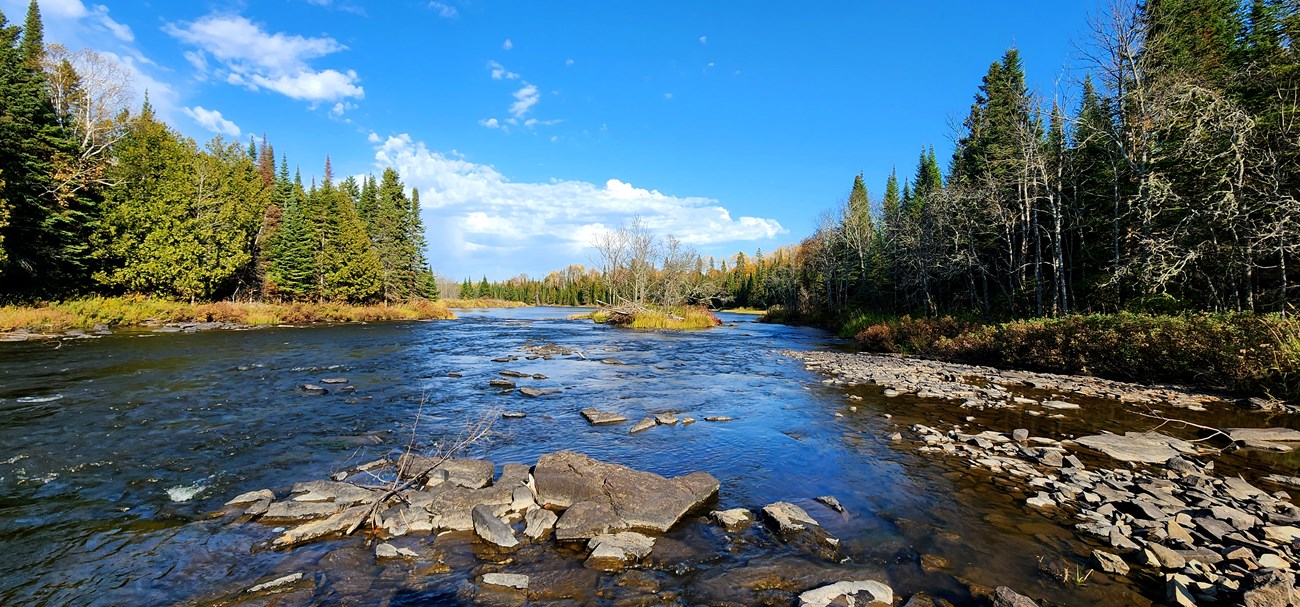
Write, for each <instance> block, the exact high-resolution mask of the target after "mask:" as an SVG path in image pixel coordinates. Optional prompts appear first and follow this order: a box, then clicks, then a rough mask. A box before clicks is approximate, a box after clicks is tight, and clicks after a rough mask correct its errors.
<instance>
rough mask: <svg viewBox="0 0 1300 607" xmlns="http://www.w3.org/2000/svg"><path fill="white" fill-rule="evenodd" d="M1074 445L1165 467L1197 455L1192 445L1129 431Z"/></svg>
mask: <svg viewBox="0 0 1300 607" xmlns="http://www.w3.org/2000/svg"><path fill="white" fill-rule="evenodd" d="M1074 442H1076V443H1078V444H1080V445H1083V446H1085V447H1089V448H1092V449H1096V450H1097V451H1100V452H1102V453H1104V454H1106V455H1108V456H1110V457H1112V458H1114V459H1117V460H1119V461H1122V462H1138V463H1144V464H1162V463H1165V462H1167V461H1169V459H1170V458H1173V457H1177V456H1179V455H1180V454H1184V453H1195V452H1196V448H1195V447H1194V446H1192V444H1191V443H1188V442H1187V441H1183V440H1179V439H1176V438H1174V437H1172V436H1166V435H1164V434H1160V433H1159V432H1125V433H1124V435H1123V436H1120V435H1118V434H1097V435H1093V436H1084V437H1082V438H1077V439H1075V440H1074Z"/></svg>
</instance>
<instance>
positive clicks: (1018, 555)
mask: <svg viewBox="0 0 1300 607" xmlns="http://www.w3.org/2000/svg"><path fill="white" fill-rule="evenodd" d="M571 312H572V310H567V309H556V308H525V309H510V310H494V311H477V312H467V313H464V314H462V318H461V319H460V320H456V321H439V322H409V323H377V324H350V325H339V326H328V327H313V328H272V329H262V330H257V331H233V332H227V331H215V332H207V333H198V334H182V335H174V334H173V335H157V334H154V333H147V332H124V333H120V334H117V335H113V336H107V337H103V338H100V339H88V340H68V341H63V342H61V345H60V342H26V343H18V344H0V552H2V553H3V556H0V604H4V605H127V604H130V605H136V606H143V605H164V604H176V603H182V604H184V603H195V602H203V601H209V600H212V599H214V598H216V597H221V596H225V595H229V594H230V593H232V592H234V591H237V590H238V589H240V588H243V587H245V586H247V585H249V584H252V583H254V582H256V581H258V580H261V579H265V578H267V577H268V576H276V575H283V574H285V573H292V572H305V573H307V574H308V576H309V577H310V579H312V580H314V582H315V587H314V589H313V590H311V591H310V592H307V593H305V594H303V593H299V594H297V595H294V596H295V597H298V598H297V599H295V600H297V601H298V602H305V603H320V604H392V605H439V604H456V603H458V602H461V601H466V600H470V598H472V597H471V595H470V594H469V593H467V592H466V591H465V590H466V588H467V586H468V585H469V580H472V579H473V572H472V571H471V570H472V569H473V568H474V567H475V565H476V564H477V561H476V560H475V558H474V554H473V551H472V549H471V542H470V541H469V540H468V539H467V538H466V537H464V534H451V535H449V536H445V537H436V538H435V537H430V536H422V537H421V536H408V537H405V538H401V540H402V541H405V542H406V544H403V545H416V544H424V545H429V544H432V545H434V546H441V548H440V549H441V550H443V554H444V557H445V558H444V559H443V560H444V561H446V562H447V563H448V564H450V565H451V570H450V571H444V570H438V571H433V570H428V571H412V570H411V568H412V566H411V565H409V564H406V563H403V562H391V563H383V564H376V562H375V560H374V557H373V555H372V554H371V553H370V552H369V550H370V548H368V547H367V546H366V544H365V542H366V539H365V538H362V537H354V538H346V539H336V540H327V541H322V542H317V543H314V544H310V545H307V546H304V547H300V548H297V549H294V550H289V551H274V550H265V549H262V548H261V546H262V544H263V543H264V542H265V541H266V540H267V539H269V538H270V537H273V536H274V535H275V533H274V531H273V530H272V528H271V527H270V526H268V525H261V524H258V523H245V522H238V521H235V520H234V519H233V517H232V516H222V515H219V514H216V513H219V512H220V511H221V506H222V504H223V503H224V502H225V501H226V500H227V499H229V498H230V497H232V496H234V495H236V494H239V493H242V492H245V491H251V490H255V489H261V488H272V489H275V490H277V493H278V494H279V495H281V496H283V495H284V491H285V490H286V489H287V488H288V487H289V485H291V484H293V483H294V482H298V481H305V480H313V479H320V478H326V477H327V476H328V475H330V474H331V473H332V472H334V471H336V470H340V469H344V468H347V467H348V466H349V465H355V464H357V463H359V462H364V461H369V460H372V459H375V458H377V457H380V456H384V455H389V454H392V453H394V452H397V451H400V450H401V449H402V448H404V447H405V446H406V444H407V442H408V441H409V440H410V438H411V436H412V424H413V422H415V420H417V418H418V424H416V425H415V428H414V436H415V437H416V441H417V443H418V444H419V445H421V446H427V445H429V444H431V443H432V442H433V441H435V440H437V439H438V438H441V437H444V436H447V435H449V434H455V433H456V432H458V431H459V430H460V429H461V428H463V427H464V425H465V423H466V422H467V421H473V420H477V419H482V418H483V417H484V415H488V414H490V413H489V412H493V411H495V412H499V411H502V410H506V411H523V412H526V413H527V417H526V418H523V419H502V420H500V421H499V422H497V424H496V430H497V431H498V435H497V436H495V437H494V438H493V439H492V440H491V441H489V442H487V443H484V444H480V445H476V447H475V449H476V451H475V452H474V453H471V454H469V455H473V456H478V457H484V458H487V459H491V460H492V461H494V462H495V463H496V464H497V466H498V469H499V468H500V466H501V465H502V464H505V463H510V462H518V463H526V464H531V463H534V462H536V460H537V458H538V457H539V456H540V455H542V454H545V453H548V452H552V451H557V450H560V449H569V450H574V451H578V452H581V453H584V454H587V455H589V456H592V457H595V458H597V459H600V460H604V461H609V462H616V463H622V464H626V465H629V466H632V467H635V468H638V469H643V470H649V471H652V472H656V473H659V474H663V475H666V476H672V475H678V474H683V473H687V472H691V471H696V470H703V471H707V472H709V473H711V474H713V475H714V476H716V477H717V478H718V479H719V480H720V481H721V483H722V489H721V492H720V495H719V498H718V504H717V506H718V507H720V508H733V507H745V508H750V509H751V510H757V509H758V508H761V507H762V506H763V505H765V504H768V503H771V502H773V501H777V500H787V501H792V502H794V503H796V504H799V505H801V506H803V507H804V508H805V509H806V510H808V512H809V513H810V514H812V515H813V516H814V517H815V518H817V519H819V520H820V521H822V523H823V525H824V526H825V527H826V528H827V529H828V530H829V531H831V532H832V533H833V534H834V535H836V536H837V537H839V538H841V539H842V540H843V542H844V544H843V546H842V549H841V551H840V553H841V557H843V558H844V562H842V563H824V562H818V561H816V560H815V559H811V558H809V557H806V556H804V555H800V554H797V553H795V551H793V550H791V549H789V548H786V547H784V546H782V545H781V544H780V543H778V542H774V541H770V540H768V539H765V537H766V536H765V535H764V532H763V530H762V529H761V526H760V527H759V528H757V529H756V530H755V531H751V532H749V533H748V534H747V535H746V534H742V536H740V537H733V536H729V535H727V534H724V533H722V532H721V531H720V530H718V529H717V528H716V527H715V526H713V525H711V524H709V523H706V522H704V521H703V520H702V519H699V518H697V517H692V518H689V519H688V520H687V521H686V522H684V523H683V524H680V525H679V526H678V527H677V528H675V529H674V530H673V531H671V532H670V533H669V534H667V535H666V536H665V538H662V539H661V541H660V544H658V546H659V547H657V548H656V552H657V553H663V554H662V555H661V556H660V557H658V558H660V560H661V561H662V562H661V563H659V566H657V567H653V568H651V569H650V570H649V572H648V574H646V575H645V576H643V577H646V578H648V579H643V580H641V581H642V582H643V584H642V585H643V586H648V587H651V588H652V589H653V590H659V591H662V592H664V593H665V594H662V595H659V596H660V600H662V597H664V596H667V597H676V598H675V599H673V600H675V601H676V602H677V604H692V603H697V602H700V603H709V602H717V601H719V600H722V597H726V596H728V595H733V594H734V596H737V597H747V598H744V599H739V600H742V602H743V600H757V599H758V598H762V597H766V598H763V600H765V601H766V600H775V599H771V596H774V595H771V594H761V593H760V595H755V594H753V593H752V592H751V593H750V594H744V593H743V592H742V590H741V589H740V586H741V585H743V583H744V579H749V578H746V577H745V576H746V575H750V574H751V573H752V575H751V576H750V577H751V578H752V577H755V576H757V577H761V576H762V574H763V573H764V572H766V571H777V572H780V571H794V570H799V571H804V570H806V572H805V573H804V574H803V575H805V576H812V577H816V575H814V574H815V573H816V572H818V571H821V572H824V571H825V570H826V569H833V570H842V571H843V574H844V576H845V577H846V578H847V577H854V576H862V575H866V576H868V577H873V578H875V579H880V580H886V581H888V582H889V583H890V584H891V585H892V586H893V587H894V589H895V591H896V592H897V593H899V594H901V595H902V596H904V597H907V596H908V595H910V594H911V593H914V592H917V591H926V592H929V593H930V594H932V595H935V596H940V597H945V598H947V599H948V600H951V601H953V602H954V603H957V604H962V603H964V602H968V601H970V600H971V592H970V588H971V587H972V585H974V587H975V588H978V587H979V586H994V585H1000V584H1006V585H1009V586H1011V587H1013V588H1016V589H1017V590H1019V591H1020V592H1022V593H1025V594H1028V595H1030V596H1035V597H1038V598H1042V599H1045V601H1046V602H1048V603H1050V604H1111V605H1127V604H1144V603H1147V604H1149V603H1150V601H1149V600H1146V599H1143V598H1141V596H1139V595H1140V594H1146V595H1152V596H1157V597H1158V596H1160V595H1161V594H1162V592H1161V589H1159V588H1154V587H1153V582H1151V581H1150V580H1147V581H1146V582H1144V581H1143V579H1142V578H1141V576H1135V578H1136V581H1129V580H1113V579H1107V578H1106V577H1105V576H1102V575H1099V574H1098V575H1093V576H1092V577H1091V578H1090V579H1089V580H1088V581H1087V583H1086V584H1083V585H1078V584H1072V583H1062V581H1061V580H1060V579H1056V578H1054V577H1051V576H1049V575H1046V574H1044V573H1042V572H1041V571H1040V561H1041V559H1043V558H1064V559H1066V560H1067V561H1068V562H1072V563H1082V564H1084V566H1085V567H1086V562H1087V561H1086V560H1085V559H1084V557H1083V556H1082V555H1086V554H1087V546H1085V545H1084V544H1082V543H1080V540H1078V539H1075V538H1074V537H1073V534H1072V533H1071V532H1070V528H1071V525H1070V524H1069V521H1067V520H1064V519H1062V520H1061V521H1059V522H1058V521H1055V520H1053V519H1051V518H1048V517H1046V516H1043V515H1040V514H1038V513H1036V512H1034V511H1032V510H1029V509H1027V508H1025V507H1024V506H1023V499H1020V500H1019V501H1017V499H1016V497H1015V496H1016V492H1015V491H1014V489H1011V488H1008V487H1006V486H1004V485H1002V484H998V483H996V482H993V481H992V480H991V479H989V477H987V476H986V475H985V476H981V475H980V474H978V473H968V472H964V471H963V470H962V466H960V465H953V463H951V462H944V461H942V460H936V459H935V458H933V457H932V456H923V455H920V454H917V453H915V452H914V451H913V450H912V447H909V446H907V444H906V443H894V442H891V441H890V440H888V438H887V436H888V434H890V433H892V432H894V431H896V430H899V429H902V428H900V427H899V425H898V424H899V423H900V422H902V423H906V421H904V420H906V419H907V418H908V416H909V415H912V416H913V417H917V416H919V417H921V418H923V417H924V415H923V412H924V411H923V410H924V407H918V406H916V405H918V404H919V403H917V402H914V401H908V400H907V399H885V398H883V397H881V396H879V394H878V392H876V391H873V390H869V389H855V390H854V392H855V394H857V395H858V396H860V397H861V400H849V399H848V398H847V397H846V393H845V391H844V390H843V389H841V388H837V387H832V386H828V385H825V384H823V383H822V382H821V379H822V378H820V377H818V376H815V375H813V374H811V373H809V372H807V371H805V370H804V369H803V367H802V365H801V364H800V363H798V362H797V361H793V360H790V359H788V358H784V357H782V356H780V355H779V352H780V351H781V350H786V349H817V348H836V347H842V344H840V343H838V342H837V341H836V340H834V339H832V338H831V337H830V336H829V335H827V334H825V333H823V332H820V331H817V330H814V329H804V328H794V327H785V326H777V325H763V324H758V323H754V322H751V319H750V317H745V316H739V315H723V317H724V320H725V321H727V323H728V324H727V325H726V326H724V327H720V328H718V329H714V330H709V331H703V332H682V333H652V332H632V331H626V330H620V329H614V328H610V327H606V326H602V325H594V324H592V323H590V322H585V321H569V320H565V317H566V316H567V315H568V314H570V313H571ZM548 343H554V344H557V345H560V346H563V347H566V348H572V349H574V350H577V351H580V352H581V356H580V355H578V354H573V355H569V356H556V357H554V358H553V359H551V360H543V359H537V360H526V359H525V355H526V354H527V352H526V351H525V350H524V348H525V346H527V345H530V344H535V345H540V344H548ZM512 354H513V355H518V356H519V357H520V358H519V360H517V361H513V362H510V363H494V362H491V361H490V359H492V358H497V357H501V356H505V355H512ZM604 359H615V360H616V361H617V362H619V363H622V364H607V363H611V362H614V361H608V360H604ZM602 361H603V362H602ZM504 369H511V370H517V371H524V372H527V373H538V374H543V375H545V376H546V377H547V378H546V379H531V378H527V379H520V380H517V381H518V382H519V383H520V385H521V386H522V385H528V386H533V387H537V388H555V389H559V390H561V392H559V393H555V394H550V395H547V396H543V397H540V398H535V399H529V398H524V397H522V396H520V395H519V394H518V393H513V394H500V393H499V391H498V390H497V389H495V388H490V387H489V386H488V381H489V380H490V379H492V378H496V377H499V375H498V372H499V371H501V370H504ZM453 371H455V372H460V373H461V374H463V377H459V378H456V377H449V376H448V373H449V372H453ZM325 377H346V378H347V379H348V380H349V382H350V383H349V385H351V386H355V387H356V392H355V393H353V394H345V393H343V392H342V391H338V390H335V391H332V392H331V393H330V394H328V395H325V396H306V395H303V394H302V393H301V392H300V391H299V390H298V387H299V386H300V385H301V384H304V383H319V380H320V379H322V378H325ZM331 387H334V386H331ZM586 407H596V408H599V409H602V410H608V411H615V412H619V413H622V414H624V415H626V416H627V417H628V418H630V419H632V420H637V419H640V418H641V417H643V416H645V415H650V414H654V413H659V412H665V411H673V412H678V413H680V414H682V415H689V416H692V417H694V418H696V419H698V420H701V421H699V422H697V423H695V424H692V425H687V426H682V425H677V426H658V427H655V428H652V429H650V430H648V431H646V432H642V433H639V434H634V435H630V434H628V433H627V428H628V425H629V424H623V425H615V426H600V427H593V426H590V425H588V424H587V423H586V422H585V421H584V420H583V419H582V418H581V417H580V415H579V411H580V410H582V409H584V408H586ZM855 408H856V409H855ZM918 411H920V412H921V413H917V412H918ZM836 413H840V414H842V415H841V416H837V415H836ZM885 413H892V415H893V416H894V419H892V420H891V419H888V418H886V416H885ZM705 416H730V417H732V418H734V419H733V421H730V422H718V423H711V422H705V421H703V418H704V417H705ZM950 419H951V418H950ZM1002 430H1004V431H1009V430H1010V428H1009V427H1008V428H1002ZM823 495H832V496H835V497H836V498H838V500H839V501H840V502H841V503H843V505H844V506H845V508H846V509H847V514H845V515H841V514H837V513H834V512H832V511H830V510H829V509H827V508H825V507H823V506H821V505H820V504H817V503H815V502H814V501H813V499H812V498H815V497H817V496H823ZM922 556H925V557H926V558H927V559H928V560H927V563H928V564H934V563H936V562H937V563H939V566H938V567H937V568H934V567H922V565H921V560H922ZM935 557H938V558H937V559H936V558H935ZM519 560H520V562H521V564H520V567H521V568H523V570H524V571H523V572H529V570H530V569H529V568H531V570H533V571H538V572H540V571H542V570H554V569H555V567H560V571H561V573H562V574H563V576H567V577H568V578H570V579H571V580H573V581H572V582H571V583H572V584H575V585H577V586H578V587H579V588H578V589H577V592H578V595H577V596H576V597H575V598H573V600H570V601H569V602H568V603H565V604H587V603H597V604H600V603H610V604H612V601H615V599H616V598H618V597H620V596H623V595H621V594H619V593H620V592H623V593H626V592H631V591H630V590H628V589H627V584H626V583H625V582H626V581H627V576H626V575H624V576H622V577H616V576H613V575H611V574H599V575H597V574H593V573H591V572H586V571H584V570H583V568H582V561H581V555H579V554H577V553H576V552H574V553H572V554H566V553H564V552H563V551H560V552H554V551H552V552H551V553H548V554H546V555H544V557H541V556H539V557H537V558H536V559H534V563H533V564H532V565H528V564H526V563H524V561H527V559H526V558H524V557H520V559H519ZM543 562H544V563H545V564H538V563H543ZM556 563H559V564H558V565H557V564H556ZM801 568H802V569H801ZM738 572H739V573H738ZM807 572H812V573H807ZM580 573H581V574H583V575H579V574H580ZM586 574H590V575H586ZM584 575H585V577H584ZM806 579H811V578H810V577H806ZM751 586H753V584H751ZM786 590H789V589H788V588H787V589H786ZM584 592H586V593H587V594H583V593H584ZM570 595H571V596H572V593H570ZM780 596H784V597H786V598H787V599H788V597H789V596H790V595H789V594H788V593H787V594H785V595H780ZM467 597H469V598H467ZM489 598H490V597H489ZM286 600H287V599H286ZM473 600H484V601H489V602H491V601H490V600H489V599H488V598H482V597H479V598H477V599H473ZM778 602H779V601H778ZM288 604H294V603H293V601H289V602H288ZM649 604H656V603H653V602H651V603H649Z"/></svg>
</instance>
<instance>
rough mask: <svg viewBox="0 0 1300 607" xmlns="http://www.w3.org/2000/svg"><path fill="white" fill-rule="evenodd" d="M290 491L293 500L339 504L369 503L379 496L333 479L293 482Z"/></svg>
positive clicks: (368, 490)
mask: <svg viewBox="0 0 1300 607" xmlns="http://www.w3.org/2000/svg"><path fill="white" fill-rule="evenodd" d="M290 493H291V494H293V498H292V499H293V501H295V502H334V503H335V504H337V505H340V506H354V505H356V504H369V503H371V502H374V501H375V500H376V499H378V497H379V496H378V495H376V494H375V492H374V491H371V490H370V489H365V488H363V487H358V486H356V485H353V484H351V483H339V482H335V481H308V482H305V483H294V485H293V488H292V489H291V490H290Z"/></svg>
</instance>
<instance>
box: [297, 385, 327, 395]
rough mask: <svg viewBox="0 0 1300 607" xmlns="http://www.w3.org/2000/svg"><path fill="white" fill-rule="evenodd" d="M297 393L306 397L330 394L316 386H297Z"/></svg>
mask: <svg viewBox="0 0 1300 607" xmlns="http://www.w3.org/2000/svg"><path fill="white" fill-rule="evenodd" d="M298 391H299V392H302V393H303V394H306V395H308V396H323V395H325V394H329V393H330V391H329V390H326V389H325V388H323V387H321V386H318V385H316V384H303V385H301V386H298Z"/></svg>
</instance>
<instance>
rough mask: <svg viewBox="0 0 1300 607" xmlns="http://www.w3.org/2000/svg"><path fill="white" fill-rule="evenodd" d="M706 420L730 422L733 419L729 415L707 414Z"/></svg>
mask: <svg viewBox="0 0 1300 607" xmlns="http://www.w3.org/2000/svg"><path fill="white" fill-rule="evenodd" d="M704 421H706V422H729V421H731V418H730V417H727V416H726V415H709V416H705V418H704Z"/></svg>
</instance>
